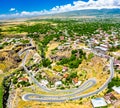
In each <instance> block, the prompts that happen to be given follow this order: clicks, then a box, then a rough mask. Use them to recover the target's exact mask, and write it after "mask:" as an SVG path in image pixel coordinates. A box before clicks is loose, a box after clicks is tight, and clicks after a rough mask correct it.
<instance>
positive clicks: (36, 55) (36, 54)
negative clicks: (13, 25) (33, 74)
mask: <svg viewBox="0 0 120 108" xmlns="http://www.w3.org/2000/svg"><path fill="white" fill-rule="evenodd" d="M33 60H34V63H39V61H40V55H39V54H38V53H35V54H34V55H33Z"/></svg>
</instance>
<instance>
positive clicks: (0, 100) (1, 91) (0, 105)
mask: <svg viewBox="0 0 120 108" xmlns="http://www.w3.org/2000/svg"><path fill="white" fill-rule="evenodd" d="M2 96H3V88H2V86H1V85H0V108H2Z"/></svg>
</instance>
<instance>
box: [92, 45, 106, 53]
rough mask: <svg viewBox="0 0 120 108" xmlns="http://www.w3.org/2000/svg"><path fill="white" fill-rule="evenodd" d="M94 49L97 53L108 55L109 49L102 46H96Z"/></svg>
mask: <svg viewBox="0 0 120 108" xmlns="http://www.w3.org/2000/svg"><path fill="white" fill-rule="evenodd" d="M94 49H95V50H96V52H97V53H102V54H106V52H107V51H108V48H104V47H101V46H96V47H95V48H94Z"/></svg>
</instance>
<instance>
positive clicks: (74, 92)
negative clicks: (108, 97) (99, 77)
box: [19, 41, 114, 102]
mask: <svg viewBox="0 0 120 108" xmlns="http://www.w3.org/2000/svg"><path fill="white" fill-rule="evenodd" d="M30 42H31V43H32V41H30ZM33 47H34V46H33V44H32V47H28V48H25V50H23V51H21V52H20V53H19V55H20V56H21V55H22V54H23V53H24V52H26V55H25V57H24V59H23V61H22V66H23V68H24V70H25V71H26V72H27V74H28V75H29V76H30V77H31V79H32V80H33V82H34V83H35V84H36V85H37V86H38V87H39V88H40V89H42V90H43V91H45V92H50V93H60V92H66V93H69V94H65V95H60V96H58V95H52V96H50V95H41V94H34V93H28V94H25V95H23V96H22V99H23V100H25V101H30V100H33V101H41V102H63V101H67V100H77V99H80V98H84V97H89V96H92V95H94V94H97V93H99V92H101V91H102V90H104V89H105V88H106V87H107V85H108V83H109V82H110V81H111V79H112V78H113V76H114V68H113V61H114V58H112V57H110V77H109V78H108V79H107V81H106V82H105V83H104V84H103V85H102V86H101V87H100V88H99V89H97V90H96V91H93V92H90V93H87V94H82V95H79V94H80V93H82V92H83V91H86V90H88V89H89V88H91V87H92V86H94V85H95V84H96V79H95V78H91V79H88V80H87V81H86V82H84V83H83V84H82V85H81V86H80V87H78V88H73V89H68V90H55V91H53V90H52V89H50V88H48V87H46V86H43V85H42V84H41V83H39V82H38V81H37V80H36V79H35V78H34V76H33V75H32V73H30V72H29V70H28V69H27V67H26V66H25V62H26V59H27V56H28V54H29V50H30V49H32V48H33Z"/></svg>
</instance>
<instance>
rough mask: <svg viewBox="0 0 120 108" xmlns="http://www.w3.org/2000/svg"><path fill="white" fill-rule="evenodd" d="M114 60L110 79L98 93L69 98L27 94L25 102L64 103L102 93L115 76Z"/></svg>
mask: <svg viewBox="0 0 120 108" xmlns="http://www.w3.org/2000/svg"><path fill="white" fill-rule="evenodd" d="M113 60H114V59H113V58H110V77H109V78H108V80H107V81H106V82H105V83H104V84H103V85H102V86H101V87H100V88H99V89H97V90H96V91H93V92H90V93H88V94H83V95H80V96H78V94H77V93H79V92H77V93H76V94H75V95H72V96H71V95H70V96H69V95H67V96H64V97H62V96H61V97H60V96H46V95H40V94H32V93H30V94H25V95H23V97H22V98H23V100H27V101H28V100H33V101H41V102H63V101H66V100H77V99H80V98H85V97H89V96H92V95H94V94H97V93H99V92H101V91H102V90H104V89H105V88H106V87H107V85H108V83H109V82H110V81H111V79H112V78H113V76H114V68H113ZM32 96H36V98H32Z"/></svg>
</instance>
